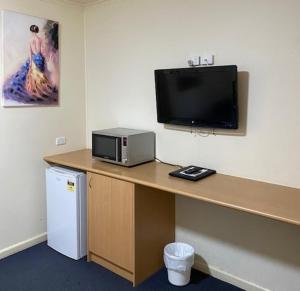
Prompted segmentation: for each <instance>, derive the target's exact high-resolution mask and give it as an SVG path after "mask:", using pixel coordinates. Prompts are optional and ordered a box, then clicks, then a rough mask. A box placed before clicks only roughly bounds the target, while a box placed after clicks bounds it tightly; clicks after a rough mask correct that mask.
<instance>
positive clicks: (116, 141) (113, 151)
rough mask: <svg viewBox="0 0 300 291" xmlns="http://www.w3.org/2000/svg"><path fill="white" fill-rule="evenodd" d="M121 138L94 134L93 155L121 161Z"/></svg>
mask: <svg viewBox="0 0 300 291" xmlns="http://www.w3.org/2000/svg"><path fill="white" fill-rule="evenodd" d="M120 150H121V138H119V137H113V136H107V135H93V156H96V157H99V158H103V159H106V160H111V161H116V162H119V161H120V159H121V157H120Z"/></svg>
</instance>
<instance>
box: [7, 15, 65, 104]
mask: <svg viewBox="0 0 300 291" xmlns="http://www.w3.org/2000/svg"><path fill="white" fill-rule="evenodd" d="M2 73H3V74H2V104H3V106H6V107H11V106H41V105H57V104H58V102H59V25H58V23H57V22H56V21H52V20H47V19H43V18H39V17H33V16H28V15H24V14H20V13H15V12H10V11H3V12H2Z"/></svg>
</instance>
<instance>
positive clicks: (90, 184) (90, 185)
mask: <svg viewBox="0 0 300 291" xmlns="http://www.w3.org/2000/svg"><path fill="white" fill-rule="evenodd" d="M92 178H93V177H91V178H90V180H89V187H90V189H92Z"/></svg>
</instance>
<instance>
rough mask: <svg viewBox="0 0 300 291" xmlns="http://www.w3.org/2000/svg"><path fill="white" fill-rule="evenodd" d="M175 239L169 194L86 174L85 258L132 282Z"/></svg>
mask: <svg viewBox="0 0 300 291" xmlns="http://www.w3.org/2000/svg"><path fill="white" fill-rule="evenodd" d="M174 239H175V200H174V194H172V193H167V192H164V191H161V190H158V189H152V188H148V187H144V186H141V185H137V184H134V183H131V182H126V181H123V180H120V179H115V178H111V177H107V176H104V175H100V174H94V173H88V259H89V260H91V261H94V262H96V263H98V264H100V265H102V266H104V267H105V268H107V269H109V270H111V271H113V272H115V273H117V274H119V275H120V276H122V277H124V278H126V279H128V280H129V281H131V282H133V285H137V284H139V283H140V282H142V281H144V280H145V279H146V278H148V277H149V276H151V275H152V274H154V273H155V272H156V271H158V270H159V269H160V268H161V267H162V266H163V249H164V246H165V245H166V244H168V243H170V242H173V241H174Z"/></svg>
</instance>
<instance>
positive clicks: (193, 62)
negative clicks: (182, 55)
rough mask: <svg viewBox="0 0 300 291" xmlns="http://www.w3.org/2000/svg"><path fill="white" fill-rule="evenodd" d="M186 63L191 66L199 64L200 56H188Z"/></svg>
mask: <svg viewBox="0 0 300 291" xmlns="http://www.w3.org/2000/svg"><path fill="white" fill-rule="evenodd" d="M188 64H189V66H191V67H197V66H200V56H190V57H189V59H188Z"/></svg>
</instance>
